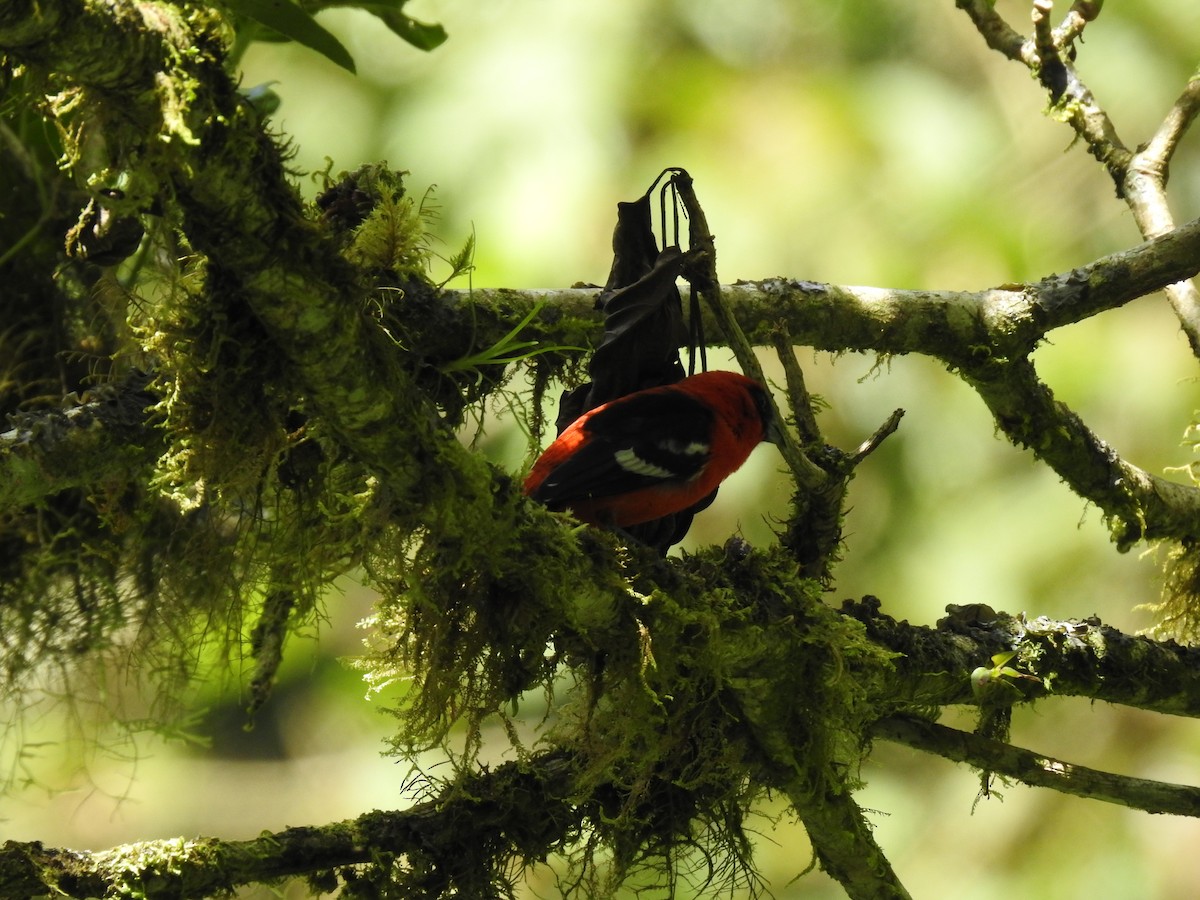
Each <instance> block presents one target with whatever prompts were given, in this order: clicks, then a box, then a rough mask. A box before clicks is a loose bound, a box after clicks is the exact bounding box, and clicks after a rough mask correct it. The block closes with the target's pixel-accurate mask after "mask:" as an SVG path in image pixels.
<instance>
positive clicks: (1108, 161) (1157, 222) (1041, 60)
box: [958, 0, 1200, 357]
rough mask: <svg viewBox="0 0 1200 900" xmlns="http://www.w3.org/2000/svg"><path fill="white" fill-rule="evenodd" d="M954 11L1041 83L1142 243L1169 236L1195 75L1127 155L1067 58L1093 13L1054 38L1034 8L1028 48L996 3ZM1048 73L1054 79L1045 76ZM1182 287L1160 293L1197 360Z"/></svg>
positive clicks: (1192, 301) (1044, 2)
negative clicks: (1171, 173) (1171, 183)
mask: <svg viewBox="0 0 1200 900" xmlns="http://www.w3.org/2000/svg"><path fill="white" fill-rule="evenodd" d="M958 5H959V7H961V8H962V9H963V10H964V11H965V12H966V13H967V15H968V16H970V18H971V21H972V22H973V23H974V24H975V27H976V29H977V30H978V31H979V33H980V35H981V36H982V37H983V39H984V40H985V41H986V42H987V44H988V46H989V47H992V48H993V49H995V50H999V51H1000V52H1001V53H1003V54H1004V55H1005V56H1007V57H1008V58H1009V59H1012V60H1015V61H1020V62H1021V63H1023V64H1024V65H1025V66H1027V67H1028V68H1029V69H1030V70H1031V71H1032V72H1034V73H1035V74H1036V75H1038V77H1039V80H1040V81H1041V82H1042V84H1043V85H1044V86H1045V87H1046V89H1047V91H1048V92H1049V94H1050V101H1051V105H1052V113H1053V114H1054V115H1055V116H1056V117H1057V118H1060V119H1061V120H1063V121H1065V122H1067V123H1069V124H1070V125H1071V127H1072V128H1073V129H1074V131H1075V133H1076V134H1077V135H1078V136H1079V137H1081V138H1082V139H1083V140H1084V141H1085V142H1086V143H1087V146H1088V151H1089V152H1090V153H1091V154H1092V155H1093V156H1094V157H1096V159H1097V160H1099V161H1100V162H1101V163H1102V164H1103V165H1104V166H1105V168H1106V169H1107V170H1108V173H1109V175H1110V176H1111V177H1112V179H1113V183H1114V184H1115V185H1116V188H1117V195H1118V196H1120V197H1123V198H1124V199H1125V201H1126V203H1127V204H1128V206H1129V209H1130V211H1131V212H1132V213H1133V217H1134V221H1135V222H1136V223H1137V226H1138V229H1139V230H1140V231H1141V233H1142V235H1143V236H1144V237H1146V238H1148V239H1149V238H1153V237H1157V236H1158V235H1161V234H1164V233H1166V232H1168V231H1169V230H1171V229H1172V228H1173V227H1174V219H1173V218H1172V216H1171V212H1170V209H1169V207H1168V204H1167V195H1166V184H1167V176H1168V169H1169V163H1170V160H1171V157H1172V155H1173V154H1174V150H1175V147H1176V146H1177V145H1178V143H1179V141H1180V140H1181V139H1182V137H1183V135H1184V133H1185V132H1186V131H1187V129H1188V127H1189V126H1190V125H1191V123H1192V121H1193V119H1194V118H1195V115H1196V111H1197V107H1198V105H1200V85H1198V84H1197V79H1198V78H1200V73H1198V74H1195V75H1193V76H1192V78H1191V79H1190V80H1189V82H1188V85H1187V87H1186V88H1185V89H1184V91H1183V93H1182V94H1181V95H1180V97H1179V99H1177V100H1176V101H1175V103H1174V105H1173V106H1172V107H1171V109H1170V110H1169V111H1168V113H1167V115H1166V116H1165V118H1164V119H1163V122H1162V124H1161V125H1160V126H1159V127H1158V129H1157V131H1156V132H1155V134H1154V136H1153V137H1152V138H1151V140H1150V141H1148V142H1147V143H1146V144H1145V145H1144V146H1143V147H1142V148H1141V149H1139V150H1138V151H1136V152H1131V151H1130V150H1129V149H1128V147H1127V146H1126V145H1125V144H1124V142H1123V141H1122V140H1121V138H1120V137H1119V136H1118V134H1117V132H1116V128H1115V127H1114V126H1113V123H1112V120H1111V119H1110V118H1109V117H1108V114H1107V113H1106V112H1105V111H1104V109H1103V107H1101V106H1100V104H1099V102H1098V101H1097V100H1096V97H1095V96H1094V95H1093V94H1092V92H1091V90H1090V89H1089V88H1088V86H1087V85H1086V84H1085V83H1084V82H1083V80H1082V79H1081V78H1080V77H1079V73H1078V71H1077V70H1076V69H1075V65H1074V62H1073V59H1074V55H1073V53H1067V52H1066V51H1067V50H1068V48H1071V47H1073V42H1074V40H1075V38H1076V37H1078V36H1079V34H1080V33H1081V32H1082V30H1083V27H1084V24H1085V23H1086V20H1087V19H1089V18H1095V16H1096V15H1097V14H1098V13H1099V8H1098V7H1096V6H1095V5H1093V4H1080V3H1076V4H1075V6H1074V7H1073V8H1072V9H1071V11H1070V12H1069V13H1068V15H1067V19H1066V21H1065V22H1064V25H1063V26H1062V27H1060V28H1059V29H1056V30H1054V31H1053V32H1051V31H1050V30H1049V13H1050V10H1051V7H1052V3H1051V2H1050V0H1035V2H1034V7H1033V8H1034V13H1033V22H1034V30H1035V39H1034V40H1032V41H1030V40H1025V39H1024V38H1022V36H1021V35H1020V34H1018V33H1017V32H1016V31H1014V30H1013V29H1012V28H1011V27H1010V26H1009V25H1008V23H1007V22H1005V21H1004V19H1003V18H1002V17H1001V16H1000V15H999V14H998V13H997V12H996V10H995V8H994V4H993V3H989V2H987V0H958ZM1081 6H1087V13H1088V15H1087V16H1084V14H1083V13H1082V12H1081V11H1080V9H1079V8H1080V7H1081ZM1051 71H1053V73H1054V75H1053V76H1051V75H1050V74H1049V73H1050V72H1051ZM1187 277H1189V278H1190V277H1191V276H1190V275H1189V276H1187ZM1180 282H1181V283H1177V284H1176V283H1172V284H1170V285H1163V289H1164V290H1165V292H1166V294H1167V299H1168V301H1169V302H1170V303H1171V308H1172V309H1173V310H1174V312H1175V315H1176V317H1177V318H1178V319H1179V323H1180V326H1181V327H1182V328H1183V331H1184V333H1185V334H1186V335H1187V338H1188V343H1189V344H1190V346H1191V348H1192V353H1193V354H1194V355H1196V356H1197V357H1200V292H1198V291H1197V289H1196V287H1195V285H1194V284H1192V283H1190V282H1187V283H1182V282H1183V279H1180Z"/></svg>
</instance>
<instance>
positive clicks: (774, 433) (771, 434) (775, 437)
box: [763, 418, 783, 447]
mask: <svg viewBox="0 0 1200 900" xmlns="http://www.w3.org/2000/svg"><path fill="white" fill-rule="evenodd" d="M763 440H764V441H766V442H767V443H768V444H774V445H775V446H776V447H782V446H783V426H782V425H780V424H779V421H778V420H777V419H775V418H772V419H771V421H770V422H769V423H768V424H767V431H766V434H764V435H763Z"/></svg>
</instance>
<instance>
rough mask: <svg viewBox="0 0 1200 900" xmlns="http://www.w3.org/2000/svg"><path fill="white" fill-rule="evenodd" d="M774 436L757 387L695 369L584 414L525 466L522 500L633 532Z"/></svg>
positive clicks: (688, 499)
mask: <svg viewBox="0 0 1200 900" xmlns="http://www.w3.org/2000/svg"><path fill="white" fill-rule="evenodd" d="M778 434H779V432H778V425H777V423H776V422H775V421H774V417H773V415H772V412H771V404H770V402H769V399H768V396H767V389H766V388H764V387H763V386H762V385H761V384H759V383H758V382H757V381H754V380H752V379H750V378H747V377H746V376H745V375H740V374H738V373H737V372H702V373H701V374H699V375H692V376H691V377H690V378H685V379H683V380H682V381H679V382H676V383H675V384H670V385H664V386H662V387H653V388H647V389H646V390H642V391H636V392H635V393H632V394H627V395H625V396H624V397H618V398H617V399H616V400H612V401H610V402H608V403H605V404H603V405H601V406H597V407H596V408H595V409H591V410H589V411H587V412H586V413H584V414H583V415H582V416H580V417H579V418H578V419H576V420H575V421H574V422H572V423H571V424H570V425H569V426H568V427H567V428H566V430H564V431H563V433H562V434H560V435H559V436H558V439H557V440H555V441H554V443H552V444H551V445H550V446H549V447H547V448H546V451H545V452H544V453H543V454H542V455H541V456H540V457H539V458H538V461H537V462H536V463H534V466H533V470H532V471H531V472H530V473H529V477H528V478H526V479H525V493H526V494H528V495H529V496H530V497H532V498H533V499H534V500H538V501H540V502H542V503H545V504H546V505H547V506H549V507H550V508H551V509H558V510H561V509H569V510H570V511H571V512H572V513H574V514H575V516H576V517H577V518H579V519H581V520H582V521H584V522H588V523H591V524H593V525H607V526H614V527H618V528H624V527H628V526H631V525H638V524H640V523H642V522H649V521H651V520H653V519H659V518H662V517H663V516H667V515H670V514H671V513H675V512H678V511H680V510H682V509H687V508H688V507H689V506H691V505H692V504H694V503H696V502H697V501H699V500H700V499H701V498H703V497H706V496H707V495H708V494H709V493H711V492H712V491H713V489H714V488H716V486H717V485H718V484H720V483H721V482H722V481H724V480H725V479H726V478H727V477H729V476H730V475H731V474H733V473H734V472H735V471H736V470H737V469H738V468H739V467H740V466H741V465H742V463H744V462H745V461H746V458H747V457H748V456H749V455H750V452H751V451H752V450H753V449H754V448H755V447H757V446H758V444H759V443H760V442H762V441H765V440H766V441H772V442H775V443H777V441H775V438H776V437H777V436H778Z"/></svg>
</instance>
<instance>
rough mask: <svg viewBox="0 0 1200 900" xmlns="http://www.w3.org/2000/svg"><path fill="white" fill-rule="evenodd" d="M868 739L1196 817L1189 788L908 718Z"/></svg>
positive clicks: (888, 722)
mask: <svg viewBox="0 0 1200 900" xmlns="http://www.w3.org/2000/svg"><path fill="white" fill-rule="evenodd" d="M871 733H872V736H874V737H876V738H881V739H882V740H885V741H892V742H894V743H898V744H904V745H905V746H908V747H912V748H914V749H916V750H922V751H924V752H926V753H933V754H935V755H937V756H942V757H945V758H946V759H949V760H953V761H954V762H960V763H964V762H965V763H969V764H970V765H972V766H974V767H975V768H977V769H980V770H982V771H985V772H989V773H994V774H996V775H1001V776H1003V777H1005V778H1012V779H1015V780H1017V781H1020V782H1022V783H1024V784H1028V785H1030V786H1031V787H1044V788H1050V789H1051V790H1055V791H1059V792H1061V793H1064V794H1072V795H1074V796H1076V797H1085V798H1088V799H1091V800H1103V801H1104V802H1106V803H1115V804H1117V805H1119V806H1127V807H1129V808H1130V809H1140V810H1144V811H1145V812H1148V813H1168V814H1170V815H1175V816H1192V817H1197V816H1200V788H1195V787H1191V786H1190V785H1183V784H1169V783H1167V782H1162V781H1152V780H1149V779H1146V778H1131V777H1129V776H1126V775H1115V774H1113V773H1110V772H1101V771H1098V770H1096V769H1089V768H1087V767H1086V766H1080V765H1076V764H1075V763H1068V762H1063V761H1061V760H1058V759H1054V758H1053V757H1049V756H1042V755H1040V754H1037V753H1034V752H1032V751H1030V750H1024V749H1022V748H1020V747H1014V746H1012V745H1011V744H1005V743H1003V742H1002V741H994V740H990V739H988V738H984V737H980V736H979V735H976V734H970V733H968V732H965V731H959V730H958V729H955V728H947V727H946V726H945V725H938V724H937V723H935V722H930V721H929V720H927V719H919V718H915V717H913V716H889V717H888V718H886V719H881V720H880V721H879V722H877V723H875V726H874V727H873V728H872V729H871Z"/></svg>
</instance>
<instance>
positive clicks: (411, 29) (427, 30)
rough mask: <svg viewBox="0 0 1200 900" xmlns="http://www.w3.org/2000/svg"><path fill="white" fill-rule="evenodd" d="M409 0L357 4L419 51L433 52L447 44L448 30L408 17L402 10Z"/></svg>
mask: <svg viewBox="0 0 1200 900" xmlns="http://www.w3.org/2000/svg"><path fill="white" fill-rule="evenodd" d="M406 2H407V0H399V2H393V3H356V4H354V5H355V6H357V7H358V8H359V9H364V10H366V11H367V12H369V13H370V14H371V15H373V16H377V17H378V18H379V20H380V21H381V22H383V24H384V25H386V26H387V27H388V28H390V29H392V31H393V32H395V33H396V34H398V35H399V36H400V37H402V38H403V39H404V40H406V41H408V43H410V44H412V45H413V46H414V47H416V48H417V49H418V50H426V51H428V50H433V49H434V48H436V47H440V46H441V45H442V44H444V43H445V42H446V37H447V34H446V29H445V28H443V27H442V26H441V25H437V24H434V25H430V24H427V23H425V22H419V21H417V20H416V19H414V18H412V16H406V15H405V14H404V13H403V12H402V11H401V10H402V7H403V6H404V4H405V3H406Z"/></svg>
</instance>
